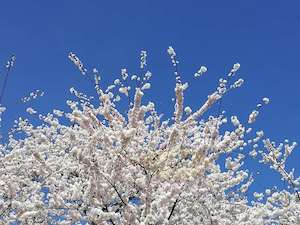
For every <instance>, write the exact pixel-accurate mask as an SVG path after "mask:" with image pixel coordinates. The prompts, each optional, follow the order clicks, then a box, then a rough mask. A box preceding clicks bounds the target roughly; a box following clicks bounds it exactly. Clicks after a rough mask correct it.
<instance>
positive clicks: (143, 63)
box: [140, 51, 147, 69]
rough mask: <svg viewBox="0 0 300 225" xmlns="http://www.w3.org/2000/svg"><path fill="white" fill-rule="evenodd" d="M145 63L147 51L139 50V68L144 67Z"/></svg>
mask: <svg viewBox="0 0 300 225" xmlns="http://www.w3.org/2000/svg"><path fill="white" fill-rule="evenodd" d="M146 65H147V52H146V51H141V66H140V67H141V69H144V67H145V66H146Z"/></svg>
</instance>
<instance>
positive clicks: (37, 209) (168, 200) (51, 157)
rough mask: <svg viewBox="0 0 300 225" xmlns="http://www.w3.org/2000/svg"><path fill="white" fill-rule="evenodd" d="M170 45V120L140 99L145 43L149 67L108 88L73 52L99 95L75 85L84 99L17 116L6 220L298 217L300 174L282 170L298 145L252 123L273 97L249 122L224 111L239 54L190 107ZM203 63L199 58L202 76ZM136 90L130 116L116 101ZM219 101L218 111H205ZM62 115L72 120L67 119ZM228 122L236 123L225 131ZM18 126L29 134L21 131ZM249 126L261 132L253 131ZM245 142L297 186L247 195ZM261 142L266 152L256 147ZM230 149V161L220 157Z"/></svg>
mask: <svg viewBox="0 0 300 225" xmlns="http://www.w3.org/2000/svg"><path fill="white" fill-rule="evenodd" d="M168 53H169V55H170V57H171V61H172V64H173V66H174V71H175V79H176V86H175V96H176V98H175V106H174V116H173V117H172V118H170V119H168V120H162V117H161V116H160V115H158V113H157V111H156V109H155V105H154V103H152V102H148V103H143V101H142V98H143V95H144V92H146V90H147V89H150V88H151V85H150V81H149V80H150V78H151V73H150V72H149V71H146V70H145V66H146V57H147V53H146V52H145V51H142V52H141V64H140V67H141V71H142V73H141V74H140V75H139V76H137V75H132V76H129V75H128V73H127V71H126V70H125V69H123V70H122V73H121V78H120V79H116V80H115V81H114V83H113V84H112V85H110V86H109V87H108V88H107V89H103V88H102V87H101V85H100V84H101V82H100V75H99V73H98V71H97V70H96V69H94V70H93V74H92V75H91V76H90V75H88V70H87V69H86V68H85V67H84V66H83V64H82V62H81V61H80V60H79V58H78V57H77V56H76V55H75V54H74V53H70V55H69V58H70V60H71V61H72V62H73V63H74V64H75V65H76V66H77V67H78V69H79V70H80V71H81V73H82V74H85V75H86V76H88V77H89V78H92V79H91V81H92V82H93V83H94V85H95V90H96V92H97V97H98V100H99V101H98V103H97V104H92V103H91V101H90V98H89V97H88V96H86V95H84V94H82V93H80V92H78V91H76V90H75V89H74V88H72V89H71V92H72V93H73V94H74V95H75V96H76V98H77V99H78V101H71V100H69V101H67V104H68V105H69V106H70V110H69V111H68V112H63V111H60V110H53V113H49V114H47V115H38V114H37V112H36V111H35V110H34V109H32V108H28V109H27V112H28V113H30V114H33V115H36V116H38V118H39V119H40V120H41V121H42V123H41V125H38V126H36V125H33V124H32V123H31V122H30V121H29V120H28V119H24V118H19V120H18V121H17V124H16V126H15V127H14V129H13V130H12V132H11V133H10V134H9V140H8V142H7V143H6V144H3V145H1V146H0V147H1V151H0V152H1V153H0V224H97V225H101V224H103V225H104V224H112V225H121V224H124V225H125V224H126V225H138V224H140V225H167V224H170V225H185V224H189V225H190V224H195V225H196V224H199V225H200V224H204V225H217V224H218V225H234V224H236V225H253V224H290V225H295V224H300V202H299V200H300V196H299V194H298V186H299V184H300V179H299V178H295V177H294V174H293V172H294V171H287V170H286V169H285V163H286V160H287V158H288V156H289V155H290V154H291V153H292V151H293V149H294V148H295V146H296V144H295V143H292V144H289V143H288V142H285V143H282V144H279V145H277V146H275V144H274V143H273V142H272V141H271V140H270V139H269V138H267V137H264V133H263V131H256V132H255V131H252V129H251V128H250V125H251V124H252V123H254V122H255V120H256V118H257V116H258V115H259V112H260V109H261V108H262V107H264V105H266V104H268V103H269V99H268V98H263V99H262V102H261V103H259V104H258V105H257V107H256V109H255V110H253V112H251V113H250V115H249V120H248V122H247V123H245V124H242V123H241V122H240V121H239V120H238V118H237V117H236V116H232V117H230V118H228V119H227V117H226V116H225V114H224V113H222V112H221V107H220V106H221V104H220V103H221V100H222V97H223V96H224V95H225V94H226V93H227V92H229V91H230V90H232V89H235V88H238V87H240V86H241V85H242V84H243V80H242V79H238V80H235V76H234V75H235V74H236V72H237V71H238V69H239V67H240V65H239V64H238V63H237V64H235V65H234V66H233V68H232V69H231V71H230V72H229V73H228V75H227V76H226V77H225V78H224V79H220V83H219V85H218V87H217V89H216V90H215V91H214V92H213V93H211V94H210V95H209V96H208V98H207V100H206V102H204V104H203V105H202V106H201V107H199V109H198V110H196V111H195V112H192V110H191V108H190V107H188V106H187V107H185V106H184V91H185V90H186V89H187V88H188V85H187V83H183V82H182V80H181V79H182V78H181V76H180V73H179V72H178V68H177V65H178V61H177V59H176V53H175V51H174V49H173V48H172V47H169V49H168ZM206 71H207V68H206V67H204V66H202V67H201V68H200V69H199V71H198V72H196V73H195V77H201V76H202V75H203V74H204V73H205V72H206ZM128 80H131V81H133V82H135V84H136V86H135V87H133V86H129V85H128V83H129V82H128ZM131 94H133V96H134V99H133V102H132V103H131V104H129V105H128V113H127V114H126V115H124V114H123V113H121V112H120V110H118V107H117V105H118V102H119V101H120V100H121V97H122V98H128V96H129V95H131ZM27 100H28V99H27ZM214 104H216V105H217V107H219V111H220V113H218V115H214V116H213V115H211V116H209V117H205V118H208V119H205V118H204V117H203V115H204V114H205V113H206V112H207V110H208V109H209V108H210V107H212V106H213V105H214ZM1 112H2V111H1ZM61 117H65V118H67V119H68V120H69V121H70V122H71V123H70V125H68V123H62V122H60V118H61ZM227 120H228V121H227ZM227 122H228V123H232V125H233V126H232V130H228V131H222V130H221V128H222V126H223V125H224V124H225V123H227ZM18 133H22V134H23V135H24V137H23V138H20V137H19V138H17V136H16V134H18ZM250 133H253V134H254V135H252V136H254V137H253V138H250V139H248V140H246V138H245V137H246V134H250ZM248 136H250V135H248ZM246 145H248V146H251V149H253V150H252V151H251V152H250V153H249V154H250V155H251V156H253V157H260V162H262V163H265V164H270V166H271V168H272V169H274V170H276V171H278V172H279V173H280V175H281V176H282V179H284V180H286V181H287V182H288V183H289V185H290V186H291V187H292V188H291V189H286V190H283V191H279V190H276V189H267V190H265V193H255V194H254V200H253V199H248V198H247V192H248V189H249V187H250V185H251V184H252V182H253V180H254V177H253V176H252V175H250V172H251V171H250V172H249V171H248V170H245V169H243V168H242V165H243V160H244V157H245V156H244V154H248V153H247V152H246V153H244V151H240V149H242V148H243V147H245V146H246ZM260 145H261V146H262V145H263V146H265V151H258V150H257V149H258V148H259V146H260ZM235 152H236V154H234V153H235ZM243 153H244V154H243ZM224 155H225V156H226V157H227V158H226V160H225V167H223V166H221V165H220V163H222V161H221V160H219V159H220V157H221V156H224ZM258 155H259V156H258ZM262 198H263V199H264V200H262ZM251 200H252V201H251Z"/></svg>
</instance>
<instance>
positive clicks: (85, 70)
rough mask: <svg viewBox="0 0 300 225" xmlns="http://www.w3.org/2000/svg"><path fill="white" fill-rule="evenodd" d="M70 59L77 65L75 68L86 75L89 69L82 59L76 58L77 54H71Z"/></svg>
mask: <svg viewBox="0 0 300 225" xmlns="http://www.w3.org/2000/svg"><path fill="white" fill-rule="evenodd" d="M69 59H70V60H71V61H72V62H73V63H74V64H75V66H76V67H77V68H78V69H79V71H80V72H81V73H82V74H83V75H85V74H86V72H87V69H86V68H85V67H84V65H83V63H82V62H81V61H80V59H79V58H78V57H77V56H76V54H75V53H73V52H70V53H69Z"/></svg>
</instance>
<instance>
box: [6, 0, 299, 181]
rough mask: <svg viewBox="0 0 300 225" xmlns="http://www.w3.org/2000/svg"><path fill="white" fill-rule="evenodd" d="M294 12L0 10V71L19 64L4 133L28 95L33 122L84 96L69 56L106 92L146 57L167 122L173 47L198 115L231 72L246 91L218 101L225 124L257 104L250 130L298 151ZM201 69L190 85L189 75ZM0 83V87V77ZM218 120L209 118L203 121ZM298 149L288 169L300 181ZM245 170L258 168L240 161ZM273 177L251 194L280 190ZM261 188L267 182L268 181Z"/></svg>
mask: <svg viewBox="0 0 300 225" xmlns="http://www.w3.org/2000/svg"><path fill="white" fill-rule="evenodd" d="M299 7H300V2H299V1H283V0H281V1H278V0H273V1H258V0H251V1H240V0H234V1H214V0H212V1H203V0H195V1H179V0H173V1H169V0H163V1H150V0H148V1H146V0H139V1H136V0H131V1H114V0H111V1H99V0H89V1H82V0H81V1H79V0H73V1H66V0H52V1H37V0H36V1H33V0H26V1H15V0H10V1H4V0H3V1H1V2H0V34H1V39H0V40H1V41H0V62H1V63H2V65H3V66H4V64H5V61H6V59H7V58H8V57H9V55H10V54H11V53H14V54H16V56H17V62H16V66H15V68H14V70H13V72H12V73H11V74H10V77H9V80H8V85H7V90H6V92H5V96H4V99H3V104H4V105H5V106H7V108H8V109H7V112H6V113H5V115H4V118H3V120H4V121H3V128H2V129H3V130H5V129H7V128H8V127H10V126H11V125H12V121H13V120H14V119H15V118H17V117H18V115H24V111H25V110H24V109H25V108H26V107H27V106H28V105H29V104H27V105H24V104H19V102H20V98H21V97H24V96H26V95H27V94H28V93H29V92H31V91H32V90H35V89H41V90H43V91H45V96H44V97H42V98H40V99H38V100H36V101H33V102H31V105H34V107H35V109H37V110H39V111H40V112H43V113H45V112H48V111H50V110H51V109H53V108H59V109H64V108H66V107H65V101H66V99H67V98H68V97H69V96H70V95H69V94H68V90H69V88H70V87H71V86H74V87H76V88H78V89H79V90H82V91H87V92H88V93H90V94H92V93H93V91H92V88H91V85H90V83H89V81H88V80H87V79H86V78H84V77H83V76H82V75H81V74H80V73H79V72H78V71H77V70H76V68H75V67H74V65H73V64H72V63H71V62H70V61H69V60H68V58H67V55H68V53H69V52H70V51H73V52H75V53H76V54H77V55H78V56H79V57H80V59H81V60H82V61H83V62H84V64H85V65H86V67H87V68H89V69H92V68H94V67H96V68H98V70H99V71H100V72H101V74H102V77H103V80H104V84H107V83H108V82H110V81H112V80H114V79H115V78H117V76H118V75H119V74H120V69H121V68H127V69H128V71H129V72H130V73H131V74H132V73H137V72H138V71H139V53H140V50H147V51H148V65H149V67H148V69H149V70H151V71H152V72H153V79H152V81H153V83H152V86H153V89H152V91H148V92H147V93H146V98H148V99H149V98H151V99H152V100H154V102H155V103H156V105H157V107H158V108H159V110H160V112H165V114H167V115H168V114H170V112H172V110H173V103H172V102H171V98H172V97H173V96H174V93H173V87H174V79H173V76H172V75H173V74H172V67H171V66H170V60H169V58H168V56H167V53H166V49H167V47H168V46H169V45H172V46H173V47H174V48H175V49H176V52H177V54H178V59H179V61H180V65H179V70H180V72H181V74H182V76H183V78H182V79H183V81H189V82H190V84H191V87H190V88H189V89H188V91H187V93H186V102H187V103H188V104H189V105H190V106H191V108H192V109H194V110H195V109H196V108H197V107H198V106H200V105H201V104H202V103H203V101H204V100H205V98H206V97H207V95H208V94H209V93H210V92H212V91H213V90H214V88H215V87H216V85H217V83H218V79H219V78H221V77H222V76H225V74H226V73H227V72H228V71H229V70H230V68H231V67H232V65H233V64H234V63H236V62H239V63H240V64H241V69H240V72H239V76H240V77H242V78H244V79H245V86H244V87H243V88H241V89H239V90H235V91H233V92H231V93H230V94H229V95H228V96H226V97H225V99H224V108H225V109H226V110H227V111H228V113H229V115H231V114H237V115H239V116H240V118H241V121H246V120H247V117H248V114H249V113H250V112H251V110H252V109H254V107H255V106H256V104H257V102H258V101H259V100H260V99H261V98H262V97H265V96H268V97H270V98H271V104H270V105H268V106H267V107H265V109H264V111H263V113H262V115H261V116H260V117H259V118H258V121H257V123H256V124H255V126H254V128H256V129H258V130H259V129H264V131H265V133H266V135H267V136H269V137H270V138H272V140H274V141H276V142H279V141H283V140H284V139H285V138H289V139H290V140H292V141H298V142H300V133H299V129H300V128H299V127H300V118H299V115H300V103H299V98H300V92H299V81H300V76H299V52H300V44H299V40H300V29H299V27H300V13H299ZM201 65H205V66H207V67H208V72H207V73H206V74H205V76H203V77H201V78H200V79H198V80H194V79H193V74H194V73H195V72H196V71H197V70H198V69H199V67H200V66H201ZM3 66H2V67H1V70H0V73H1V77H0V79H1V80H0V81H1V82H3V72H4V67H3ZM214 110H215V111H216V108H213V109H212V110H211V112H214ZM299 157H300V153H299V148H297V149H296V151H295V152H294V154H293V156H292V158H291V160H290V161H289V163H290V166H291V167H295V168H296V171H298V172H297V174H298V175H299V174H300V166H299ZM248 161H249V162H248V163H249V166H250V168H255V169H258V168H260V167H257V164H256V163H255V162H253V161H252V160H250V159H249V160H248ZM270 175H272V176H273V175H274V173H273V172H270V171H266V170H263V171H262V174H261V175H259V176H258V177H259V179H258V182H257V183H256V185H258V186H260V187H262V186H265V185H268V184H272V183H276V184H278V185H280V184H281V181H280V180H279V179H278V176H275V175H274V178H270ZM266 179H268V181H267V180H266Z"/></svg>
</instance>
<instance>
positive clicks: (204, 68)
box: [194, 66, 207, 77]
mask: <svg viewBox="0 0 300 225" xmlns="http://www.w3.org/2000/svg"><path fill="white" fill-rule="evenodd" d="M206 72H207V68H206V67H205V66H201V67H200V69H199V70H198V71H197V72H196V73H195V74H194V76H195V77H200V76H201V75H202V74H204V73H206Z"/></svg>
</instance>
